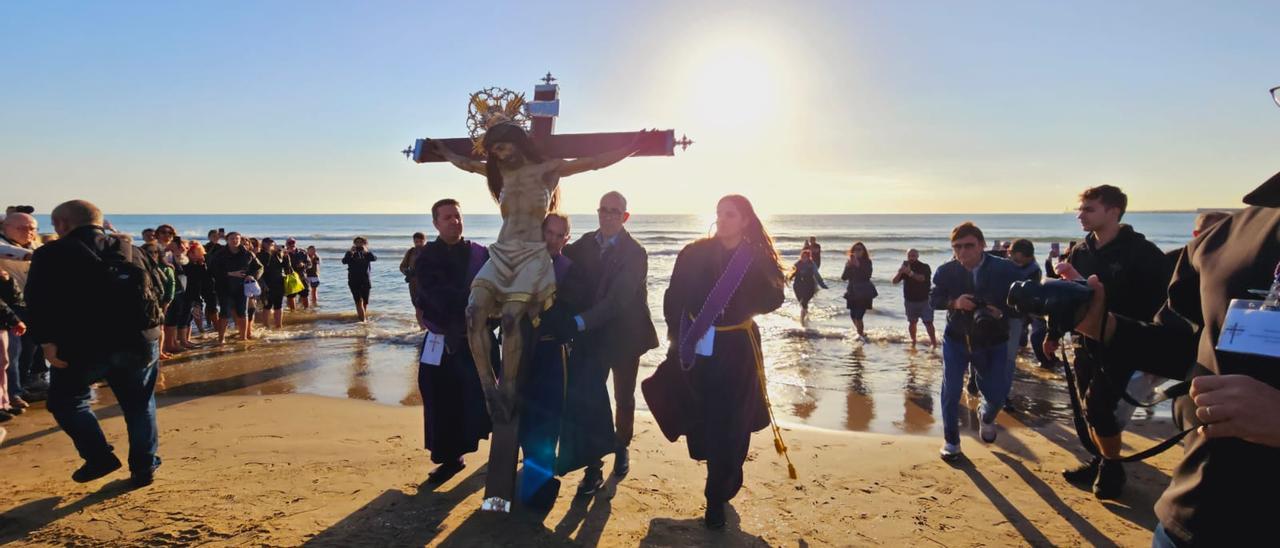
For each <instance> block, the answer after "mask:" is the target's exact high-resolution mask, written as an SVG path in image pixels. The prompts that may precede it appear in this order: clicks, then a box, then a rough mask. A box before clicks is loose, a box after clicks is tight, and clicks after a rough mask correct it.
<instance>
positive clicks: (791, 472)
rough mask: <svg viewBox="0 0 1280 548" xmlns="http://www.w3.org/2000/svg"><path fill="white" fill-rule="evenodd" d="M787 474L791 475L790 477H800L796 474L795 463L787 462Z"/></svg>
mask: <svg viewBox="0 0 1280 548" xmlns="http://www.w3.org/2000/svg"><path fill="white" fill-rule="evenodd" d="M787 474H788V475H790V476H791V479H800V475H799V474H796V467H795V465H794V464H791V463H789V462H788V463H787Z"/></svg>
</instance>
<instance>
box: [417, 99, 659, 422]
mask: <svg viewBox="0 0 1280 548" xmlns="http://www.w3.org/2000/svg"><path fill="white" fill-rule="evenodd" d="M641 133H642V134H643V133H644V132H641ZM640 142H641V137H640V136H637V138H636V139H635V140H634V141H632V143H631V144H630V145H628V146H626V147H623V148H620V149H618V150H615V151H612V152H606V153H603V154H599V155H596V156H591V157H587V158H578V159H574V160H561V159H544V158H542V157H541V156H540V155H539V154H538V152H537V150H536V149H535V148H534V146H533V143H532V142H531V141H530V140H529V136H528V135H527V134H525V131H524V129H523V128H521V127H520V126H518V125H516V124H512V123H502V124H498V125H495V126H493V127H491V128H489V129H488V130H487V131H486V132H485V134H484V138H483V141H482V144H483V149H484V151H485V152H486V154H487V161H480V160H473V159H471V158H468V157H465V156H462V155H459V154H456V153H454V152H452V151H450V150H449V149H448V148H446V147H445V146H443V144H442V143H440V142H439V141H429V144H430V146H431V150H432V151H433V152H435V153H436V154H438V155H440V156H441V157H443V158H445V159H446V160H448V161H449V163H451V164H453V165H454V166H457V167H458V169H462V170H464V171H469V172H472V173H478V174H481V175H484V176H485V177H486V178H487V179H488V183H489V194H490V195H491V196H493V199H494V200H496V201H497V202H498V208H499V210H500V211H501V213H502V229H501V230H500V231H499V232H498V241H496V242H494V244H493V245H491V246H489V260H488V262H486V263H485V264H484V266H483V267H481V268H480V272H479V273H478V274H476V277H475V280H474V281H473V282H472V283H471V296H470V299H469V301H468V303H467V339H468V342H469V343H470V345H471V355H472V356H473V357H474V358H475V362H476V369H477V371H478V372H479V374H480V383H481V385H482V386H483V387H484V393H485V404H486V405H487V406H488V408H489V415H490V417H491V418H492V419H493V421H494V422H495V423H504V424H505V423H507V422H509V421H510V420H511V419H512V417H514V416H515V413H516V408H515V406H516V382H515V380H516V379H517V378H519V368H520V359H521V356H520V354H521V349H522V348H523V344H524V341H523V340H522V339H523V335H522V334H521V332H520V322H521V321H522V320H523V319H524V318H526V317H527V318H528V319H530V320H534V319H536V318H537V317H538V314H539V313H541V312H542V310H544V309H545V307H546V306H549V305H550V301H551V299H552V298H554V296H555V291H556V282H555V272H554V271H553V270H552V267H551V255H550V254H548V253H547V248H546V244H545V243H543V241H542V221H543V219H544V218H546V216H547V212H549V211H555V210H556V206H557V205H558V204H557V202H558V201H559V200H558V199H559V194H560V187H559V185H560V179H561V178H562V177H568V176H570V175H574V174H577V173H582V172H584V171H588V170H593V169H600V168H603V167H607V166H610V165H613V164H615V163H618V162H619V161H622V159H623V158H626V157H628V156H631V155H632V154H635V153H636V151H638V150H639V148H640V147H639V143H640ZM495 316H496V317H500V318H501V319H502V376H503V378H504V379H509V380H508V381H506V382H501V383H499V382H498V381H497V376H496V375H495V374H494V371H493V364H491V363H489V356H490V351H491V348H490V342H489V336H488V335H487V334H486V330H487V329H489V327H488V321H489V318H492V317H495Z"/></svg>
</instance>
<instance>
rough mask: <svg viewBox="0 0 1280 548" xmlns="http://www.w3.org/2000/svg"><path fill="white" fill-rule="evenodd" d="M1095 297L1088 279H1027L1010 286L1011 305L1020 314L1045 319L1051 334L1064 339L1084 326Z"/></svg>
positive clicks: (1009, 300)
mask: <svg viewBox="0 0 1280 548" xmlns="http://www.w3.org/2000/svg"><path fill="white" fill-rule="evenodd" d="M1092 298H1093V288H1091V287H1089V285H1088V284H1086V283H1085V281H1084V280H1077V281H1070V280H1050V281H1048V282H1045V283H1043V284H1041V283H1040V282H1036V281H1032V280H1023V281H1020V282H1014V284H1013V285H1012V286H1010V287H1009V298H1008V302H1009V306H1011V307H1013V309H1014V310H1016V311H1018V313H1019V314H1027V315H1030V316H1040V317H1042V318H1045V319H1046V320H1047V321H1048V324H1049V333H1050V335H1051V336H1053V337H1061V336H1062V335H1064V334H1066V333H1067V332H1068V331H1071V329H1072V328H1074V327H1075V326H1076V324H1078V323H1080V320H1081V319H1082V318H1083V317H1084V313H1085V311H1086V310H1087V309H1088V307H1089V300H1090V299H1092Z"/></svg>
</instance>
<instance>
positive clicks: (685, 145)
mask: <svg viewBox="0 0 1280 548" xmlns="http://www.w3.org/2000/svg"><path fill="white" fill-rule="evenodd" d="M674 144H676V145H679V146H680V151H681V152H684V151H686V150H689V145H692V144H693V141H690V140H689V136H688V135H681V136H680V140H679V141H676V142H675V143H674Z"/></svg>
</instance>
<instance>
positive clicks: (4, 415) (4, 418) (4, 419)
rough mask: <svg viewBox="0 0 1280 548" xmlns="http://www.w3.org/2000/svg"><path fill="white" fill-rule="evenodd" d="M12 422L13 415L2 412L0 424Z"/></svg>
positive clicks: (0, 413)
mask: <svg viewBox="0 0 1280 548" xmlns="http://www.w3.org/2000/svg"><path fill="white" fill-rule="evenodd" d="M11 420H13V413H10V412H8V411H4V410H0V422H9V421H11Z"/></svg>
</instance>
